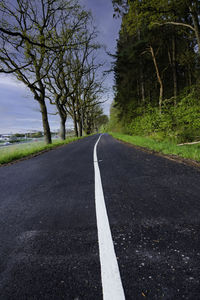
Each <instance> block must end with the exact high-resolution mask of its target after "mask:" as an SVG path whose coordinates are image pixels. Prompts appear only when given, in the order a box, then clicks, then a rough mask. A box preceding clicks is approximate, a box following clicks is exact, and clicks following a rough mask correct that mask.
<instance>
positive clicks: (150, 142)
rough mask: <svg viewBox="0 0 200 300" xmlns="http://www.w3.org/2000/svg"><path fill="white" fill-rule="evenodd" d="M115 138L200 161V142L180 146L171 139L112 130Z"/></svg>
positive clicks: (167, 153)
mask: <svg viewBox="0 0 200 300" xmlns="http://www.w3.org/2000/svg"><path fill="white" fill-rule="evenodd" d="M110 135H112V136H113V137H114V138H116V139H118V140H121V141H124V142H127V143H129V144H132V145H136V146H140V147H144V148H147V149H150V150H154V151H157V152H160V153H163V154H166V155H177V156H179V157H182V158H186V159H192V160H195V161H198V162H199V161H200V144H195V145H184V146H178V145H177V144H175V143H172V142H169V141H165V140H164V141H156V140H155V139H153V138H150V137H142V136H130V135H125V134H121V133H113V132H111V133H110Z"/></svg>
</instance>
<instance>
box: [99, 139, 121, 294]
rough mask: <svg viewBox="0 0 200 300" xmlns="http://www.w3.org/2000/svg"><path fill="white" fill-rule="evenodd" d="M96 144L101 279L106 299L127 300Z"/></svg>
mask: <svg viewBox="0 0 200 300" xmlns="http://www.w3.org/2000/svg"><path fill="white" fill-rule="evenodd" d="M101 136H102V135H100V137H99V138H98V140H97V142H96V144H95V146H94V173H95V203H96V217H97V230H98V240H99V254H100V264H101V280H102V287H103V299H104V300H125V296H124V289H123V286H122V282H121V277H120V273H119V267H118V263H117V258H116V254H115V250H114V245H113V241H112V235H111V231H110V225H109V221H108V215H107V211H106V206H105V200H104V194H103V188H102V182H101V174H100V170H99V164H98V158H97V145H98V143H99V140H100V138H101Z"/></svg>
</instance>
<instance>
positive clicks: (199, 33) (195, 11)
mask: <svg viewBox="0 0 200 300" xmlns="http://www.w3.org/2000/svg"><path fill="white" fill-rule="evenodd" d="M190 12H191V15H192V21H193V24H194V31H195V35H196V39H197V44H198V48H199V49H198V52H199V54H200V25H199V17H198V1H197V2H196V5H195V7H192V6H190Z"/></svg>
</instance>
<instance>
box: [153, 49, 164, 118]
mask: <svg viewBox="0 0 200 300" xmlns="http://www.w3.org/2000/svg"><path fill="white" fill-rule="evenodd" d="M150 52H151V55H152V58H153V63H154V66H155V69H156V75H157V79H158V82H159V85H160V94H159V112H160V113H161V112H162V102H163V82H162V79H161V76H160V72H159V69H158V65H157V61H156V57H155V54H154V50H153V48H152V47H151V46H150Z"/></svg>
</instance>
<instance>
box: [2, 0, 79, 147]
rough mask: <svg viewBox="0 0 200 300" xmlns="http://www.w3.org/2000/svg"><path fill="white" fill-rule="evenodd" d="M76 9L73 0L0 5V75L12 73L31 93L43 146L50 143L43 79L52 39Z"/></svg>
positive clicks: (57, 46) (52, 58)
mask: <svg viewBox="0 0 200 300" xmlns="http://www.w3.org/2000/svg"><path fill="white" fill-rule="evenodd" d="M76 9H79V6H78V4H77V3H76V2H75V1H73V2H72V1H64V0H54V1H52V0H33V1H28V0H16V2H15V3H14V4H13V3H11V2H10V1H3V2H2V3H1V6H0V13H1V22H0V68H1V72H4V73H12V74H13V75H14V76H15V77H16V78H17V79H18V80H20V81H22V82H23V83H24V84H25V85H26V86H27V87H28V88H29V89H30V91H31V92H32V93H33V95H34V99H35V100H36V101H37V102H38V103H39V105H40V111H41V114H42V122H43V129H44V134H45V139H46V142H47V143H51V132H50V127H49V123H48V115H47V108H46V103H45V99H46V86H45V82H44V79H45V78H46V76H47V74H48V72H49V70H50V69H51V67H52V65H53V64H54V61H55V56H54V55H52V53H55V51H57V52H58V53H59V51H60V44H59V43H58V44H57V41H56V39H54V37H55V35H56V36H58V34H59V33H60V34H61V30H62V27H61V26H60V22H62V21H63V22H64V20H65V23H67V21H66V20H68V19H70V18H71V16H73V12H74V11H75V10H76ZM68 46H69V45H68ZM71 46H72V45H70V46H69V47H71Z"/></svg>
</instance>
